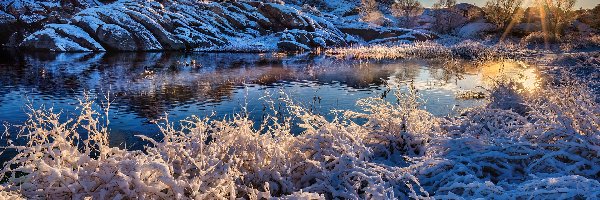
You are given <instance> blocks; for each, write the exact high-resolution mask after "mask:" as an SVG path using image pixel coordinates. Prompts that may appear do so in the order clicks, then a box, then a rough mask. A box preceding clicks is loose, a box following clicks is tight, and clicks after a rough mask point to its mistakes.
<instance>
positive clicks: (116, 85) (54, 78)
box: [0, 52, 538, 149]
mask: <svg viewBox="0 0 600 200" xmlns="http://www.w3.org/2000/svg"><path fill="white" fill-rule="evenodd" d="M450 66H460V67H459V70H449V69H455V68H456V67H450ZM507 74H508V75H509V76H510V77H513V78H515V79H518V80H519V81H521V82H522V83H523V85H524V86H525V87H528V88H535V87H536V84H537V81H538V78H537V71H536V70H535V68H531V67H527V66H526V65H525V64H523V63H518V62H515V63H513V62H511V63H489V64H483V65H477V66H476V67H474V66H473V65H471V64H468V63H463V62H458V63H454V62H453V63H448V62H441V61H432V60H407V61H394V62H390V61H387V62H373V61H371V62H364V61H363V62H361V61H340V60H336V59H332V58H327V57H325V56H306V55H305V56H287V55H281V54H234V53H118V54H108V53H70V54H48V53H24V52H2V55H1V56H0V123H3V124H5V125H7V126H8V127H13V126H14V125H19V124H23V122H24V121H25V120H26V119H27V109H26V108H27V105H33V107H34V108H39V107H40V106H42V105H43V106H45V107H46V108H49V107H52V108H53V109H54V111H57V112H58V111H61V112H62V113H63V116H65V117H69V116H70V117H72V116H74V115H76V113H77V110H76V107H77V105H78V99H81V98H82V97H83V94H84V92H88V93H89V94H91V95H92V96H96V97H98V98H96V101H97V102H98V104H100V102H101V101H103V100H104V98H103V97H104V96H105V95H107V94H108V93H109V92H110V97H111V99H112V100H113V103H112V106H111V110H110V117H111V119H110V120H111V125H110V127H109V128H110V130H111V134H110V136H109V140H110V142H111V145H114V146H121V147H127V148H132V149H141V148H142V144H143V143H142V142H140V141H139V139H137V137H135V136H134V135H139V134H142V135H147V136H150V137H156V138H160V137H159V129H158V128H157V126H156V125H155V124H154V123H152V122H153V121H155V120H156V119H159V118H161V117H163V116H165V115H168V117H169V119H170V121H177V120H181V119H184V118H186V117H189V116H191V115H196V116H199V117H211V118H214V119H223V118H224V117H227V116H232V115H233V114H235V113H240V112H242V111H243V109H242V108H246V110H247V112H248V114H249V117H250V118H251V119H253V120H256V121H260V119H262V117H263V116H264V115H265V114H266V113H265V112H269V111H268V109H267V110H265V108H266V107H268V105H269V104H268V103H267V100H268V99H272V100H274V101H275V103H276V104H277V103H279V102H278V101H279V100H278V97H279V95H280V93H281V92H283V93H285V94H287V95H288V96H289V97H290V98H291V99H292V100H294V101H296V102H298V103H299V104H301V105H303V106H305V107H306V108H309V109H311V110H313V111H314V112H317V113H321V114H323V115H325V116H327V117H328V118H332V117H333V116H334V115H333V114H332V113H331V112H330V111H331V110H334V109H338V110H345V109H349V110H358V109H359V108H358V107H357V106H356V101H357V100H358V99H362V98H367V97H381V96H382V94H383V93H384V91H386V90H387V87H386V84H387V85H395V86H398V87H397V88H399V89H400V90H401V91H406V90H407V87H408V85H411V84H412V85H414V86H415V87H416V88H417V89H418V94H419V95H420V96H421V97H422V99H423V100H424V102H423V104H422V107H423V108H424V109H426V110H428V111H429V112H431V113H433V114H435V115H437V116H447V115H454V114H456V112H457V110H458V108H467V107H470V106H476V105H481V104H482V103H483V102H482V100H476V99H467V100H461V99H459V98H457V97H456V94H457V93H458V92H461V91H465V90H478V91H482V90H484V88H489V87H490V85H491V84H492V82H493V81H494V80H495V78H494V77H497V76H506V75H507ZM394 88H396V87H394ZM392 96H393V95H387V97H386V98H387V99H389V100H390V101H392V100H393V99H392V98H393V97H392ZM16 129H17V128H10V129H9V132H10V133H11V134H13V133H16ZM293 131H294V132H295V133H299V132H301V129H298V128H295V129H294V130H293Z"/></svg>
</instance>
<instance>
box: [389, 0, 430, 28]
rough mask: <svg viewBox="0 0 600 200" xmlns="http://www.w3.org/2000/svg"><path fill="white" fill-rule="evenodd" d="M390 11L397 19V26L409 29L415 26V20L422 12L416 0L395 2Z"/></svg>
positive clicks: (419, 3)
mask: <svg viewBox="0 0 600 200" xmlns="http://www.w3.org/2000/svg"><path fill="white" fill-rule="evenodd" d="M391 10H392V13H393V14H394V16H396V17H397V18H398V26H400V27H406V28H410V27H413V26H414V25H415V23H416V19H415V18H416V17H417V16H418V15H419V14H421V12H423V6H422V5H421V2H419V1H418V0H396V1H395V2H394V3H393V4H392V9H391Z"/></svg>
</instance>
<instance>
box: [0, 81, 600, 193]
mask: <svg viewBox="0 0 600 200" xmlns="http://www.w3.org/2000/svg"><path fill="white" fill-rule="evenodd" d="M394 87H395V86H394ZM500 87H501V86H499V88H500ZM408 88H409V90H408V92H395V94H396V95H395V96H396V99H395V100H394V101H391V102H390V101H385V100H383V99H381V98H367V99H364V100H361V101H359V102H358V105H360V106H361V107H363V111H361V112H353V111H345V112H341V113H340V114H339V115H338V117H336V118H334V119H333V120H327V119H325V118H324V117H323V116H321V115H318V114H314V113H312V112H311V111H310V110H307V109H304V108H303V107H301V106H298V105H297V104H295V103H294V102H293V101H292V100H291V99H290V98H289V97H286V96H285V95H282V99H281V101H283V102H284V103H285V105H286V106H285V109H286V111H285V112H286V113H290V116H287V117H282V116H281V115H278V114H277V113H276V114H275V115H273V116H268V117H266V118H265V120H264V121H263V122H255V121H251V120H249V119H248V118H246V117H244V116H246V115H238V116H236V117H234V118H233V119H231V120H209V119H204V118H199V117H194V116H192V117H190V118H188V119H186V120H183V121H180V122H169V121H168V120H167V119H164V120H163V121H162V122H161V123H160V124H159V125H160V127H161V128H160V130H161V133H162V136H163V138H162V139H160V140H155V139H152V138H148V137H144V136H140V137H141V138H142V139H144V140H147V141H149V143H150V144H149V145H148V146H147V147H146V149H145V150H144V151H134V150H127V149H119V148H116V147H111V146H109V144H108V139H107V138H108V135H109V134H110V130H109V129H107V128H105V127H106V125H107V124H108V123H109V121H107V120H106V119H108V118H107V117H106V114H105V112H97V111H95V110H94V109H93V106H92V105H93V104H92V103H90V102H91V101H90V100H89V99H84V100H82V101H81V106H80V108H79V109H80V112H81V115H80V116H78V117H75V118H71V119H69V120H66V121H65V120H61V119H62V118H61V116H60V114H55V113H54V112H52V110H51V109H48V110H46V109H32V111H31V113H30V119H29V120H28V121H27V122H26V123H25V125H24V126H23V127H24V128H23V131H22V132H21V134H20V135H19V136H20V137H21V138H23V139H25V140H26V141H27V142H26V143H25V144H22V145H18V144H15V143H10V144H9V145H8V146H6V147H5V148H9V149H14V150H16V151H17V152H18V153H17V155H16V156H15V157H14V158H13V159H12V160H10V161H8V162H7V163H6V164H5V165H4V166H3V169H2V171H1V172H2V174H3V175H4V176H5V177H6V178H5V182H3V183H2V185H1V191H0V192H1V193H0V194H3V195H11V197H15V198H19V197H24V198H46V199H83V198H90V197H91V198H93V199H109V198H110V199H123V198H126V199H137V198H144V199H232V198H244V199H263V198H274V197H276V198H282V199H367V198H369V199H371V198H372V199H392V198H398V199H409V198H410V199H429V198H436V199H437V198H439V199H445V198H452V199H453V198H467V199H471V198H502V199H520V198H544V199H555V198H588V199H595V198H600V183H599V182H598V179H599V178H600V177H599V176H600V167H598V166H600V156H599V155H600V107H599V106H598V104H597V103H596V102H595V101H594V99H595V98H594V97H593V95H592V94H591V93H589V89H587V88H586V87H581V85H580V84H579V83H576V82H573V81H565V82H560V83H554V84H552V85H546V86H545V87H543V88H540V91H537V92H522V91H512V92H511V87H503V88H504V89H498V90H492V91H493V92H491V94H490V96H496V95H498V94H496V92H495V91H504V92H502V94H503V95H507V94H510V95H515V98H508V99H520V100H521V102H520V104H521V105H523V106H525V107H526V109H523V110H525V112H516V111H514V110H513V108H512V107H511V106H498V105H504V104H503V102H502V101H505V99H507V98H490V101H491V102H490V103H489V104H487V105H486V106H482V107H481V108H478V109H471V110H469V111H466V112H464V113H463V114H461V115H459V116H456V117H435V116H433V115H432V114H430V113H428V112H427V111H425V110H422V109H421V106H420V103H419V102H420V100H419V98H418V94H417V93H416V90H415V89H414V88H413V87H410V86H408ZM396 91H401V90H396ZM507 91H508V92H507ZM292 118H295V120H292ZM358 118H360V119H364V121H366V122H365V123H357V122H355V121H356V120H354V119H358ZM296 121H298V122H296ZM254 123H261V126H260V128H253V127H255V126H254ZM292 123H295V124H292ZM292 125H298V126H300V127H303V128H305V131H304V132H302V133H301V134H300V135H292V134H291V132H290V129H291V126H292Z"/></svg>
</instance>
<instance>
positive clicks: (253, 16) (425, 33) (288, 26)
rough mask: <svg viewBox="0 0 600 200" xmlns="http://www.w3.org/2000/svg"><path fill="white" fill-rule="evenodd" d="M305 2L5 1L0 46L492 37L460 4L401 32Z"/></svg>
mask: <svg viewBox="0 0 600 200" xmlns="http://www.w3.org/2000/svg"><path fill="white" fill-rule="evenodd" d="M310 2H312V1H310V0H303V1H293V0H286V1H280V0H279V1H278V0H272V1H253V0H250V1H192V0H177V1H175V0H117V1H107V0H104V1H100V0H41V1H34V0H8V1H4V2H0V43H1V44H2V46H4V47H6V48H19V49H26V50H37V51H56V52H86V51H171V50H175V51H218V52H219V51H223V52H274V51H286V52H290V51H292V52H305V51H314V50H316V49H327V48H333V47H346V46H351V45H376V44H399V43H411V42H415V41H427V40H433V39H436V38H439V37H444V34H451V35H453V36H458V37H459V38H464V39H473V38H481V37H483V36H484V35H486V34H489V33H495V32H498V28H497V26H496V25H494V24H492V23H489V22H487V21H486V20H485V17H484V12H483V10H482V9H481V8H479V7H477V6H474V5H471V4H466V3H461V4H457V5H454V6H452V7H450V8H445V9H429V8H425V9H424V10H423V12H422V14H420V15H419V16H416V17H414V18H412V19H410V22H411V23H413V25H411V26H410V27H411V28H410V29H408V28H400V26H399V25H398V24H399V23H398V21H394V20H398V17H397V16H393V14H392V12H391V11H389V10H387V11H386V10H385V9H384V10H382V11H381V15H380V16H379V17H378V18H377V19H375V21H378V22H373V21H369V20H365V19H364V18H365V16H363V15H361V11H360V9H361V8H360V7H361V1H359V0H335V1H318V2H319V3H312V4H311V3H310ZM378 12H379V11H378ZM440 20H441V21H440ZM579 26H582V24H581V23H579V24H576V25H574V27H576V28H579ZM535 27H536V26H535V24H533V25H531V24H529V25H528V24H518V25H516V26H515V28H514V32H515V33H519V34H524V35H527V34H528V33H531V32H535V31H536V30H537V29H536V28H535ZM585 28H586V27H583V28H579V29H585ZM587 28H588V29H589V27H587ZM440 33H444V34H440Z"/></svg>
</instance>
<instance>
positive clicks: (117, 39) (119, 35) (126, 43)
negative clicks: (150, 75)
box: [96, 24, 138, 51]
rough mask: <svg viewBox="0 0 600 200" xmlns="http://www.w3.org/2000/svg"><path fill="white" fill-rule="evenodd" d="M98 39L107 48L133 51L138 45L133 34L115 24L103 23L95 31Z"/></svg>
mask: <svg viewBox="0 0 600 200" xmlns="http://www.w3.org/2000/svg"><path fill="white" fill-rule="evenodd" d="M96 35H97V37H98V40H99V41H100V42H101V43H102V44H104V46H106V48H107V49H109V50H119V51H135V50H138V46H137V44H136V43H135V39H134V38H133V35H132V34H131V33H129V31H127V30H126V29H124V28H122V27H121V26H119V25H116V24H103V25H100V26H99V27H98V30H97V32H96Z"/></svg>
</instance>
